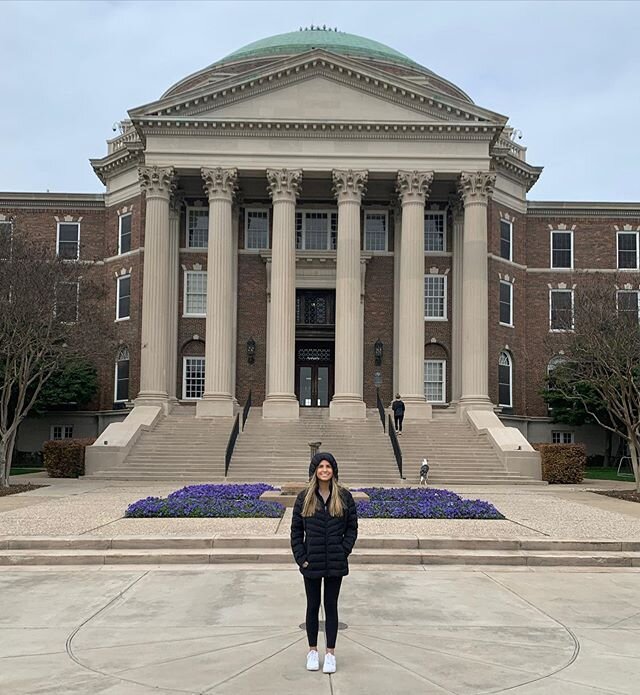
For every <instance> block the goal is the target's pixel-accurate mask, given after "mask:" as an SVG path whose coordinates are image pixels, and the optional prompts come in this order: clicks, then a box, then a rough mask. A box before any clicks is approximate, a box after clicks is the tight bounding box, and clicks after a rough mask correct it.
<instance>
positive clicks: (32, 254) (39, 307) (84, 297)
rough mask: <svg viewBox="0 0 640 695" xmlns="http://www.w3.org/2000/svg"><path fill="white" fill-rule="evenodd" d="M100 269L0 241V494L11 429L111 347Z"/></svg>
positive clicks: (17, 240)
mask: <svg viewBox="0 0 640 695" xmlns="http://www.w3.org/2000/svg"><path fill="white" fill-rule="evenodd" d="M102 272H103V269H102V267H101V266H97V265H95V264H93V263H86V262H84V263H83V262H78V261H69V260H64V259H62V258H59V257H57V256H56V255H55V254H54V253H53V252H52V251H51V249H48V248H46V247H45V246H43V245H40V244H37V243H34V242H31V241H30V240H28V239H25V238H23V237H21V236H20V235H18V234H17V233H16V234H14V235H13V236H12V237H10V236H9V235H3V237H2V238H0V486H2V487H7V486H8V485H9V475H10V472H11V458H12V454H13V450H14V446H15V442H16V436H17V433H18V427H19V425H20V423H21V422H22V421H23V420H24V419H25V417H26V416H27V415H28V413H29V411H30V410H31V408H32V407H33V405H34V403H35V402H36V400H37V399H38V396H39V395H40V393H41V390H42V387H43V386H44V384H46V383H47V381H48V380H49V379H50V377H51V376H52V375H53V374H54V373H55V372H56V371H57V370H58V369H59V368H60V367H61V366H62V364H64V363H65V361H67V360H69V359H71V358H74V357H83V358H88V359H90V360H92V361H94V362H95V361H96V360H97V359H99V358H100V357H101V356H102V355H103V354H106V352H108V351H109V350H110V349H112V346H111V339H110V328H109V325H108V324H107V323H106V322H105V321H104V320H102V318H101V317H103V316H104V315H105V312H104V293H103V290H102V286H103V284H102V283H101V282H100V281H99V280H100V276H101V274H102Z"/></svg>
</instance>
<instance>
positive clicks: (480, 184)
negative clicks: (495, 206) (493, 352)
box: [458, 171, 496, 411]
mask: <svg viewBox="0 0 640 695" xmlns="http://www.w3.org/2000/svg"><path fill="white" fill-rule="evenodd" d="M495 180H496V176H495V174H492V173H490V172H486V171H478V172H462V174H461V175H460V183H459V188H460V195H461V197H462V200H463V202H464V231H463V252H462V384H461V395H460V401H459V406H458V407H459V409H460V410H461V411H466V410H491V409H492V408H493V404H492V403H491V400H490V399H489V395H488V394H489V374H488V366H489V360H488V351H489V324H488V320H487V316H488V271H487V250H488V249H487V207H488V203H489V198H490V197H491V194H492V192H493V186H494V184H495Z"/></svg>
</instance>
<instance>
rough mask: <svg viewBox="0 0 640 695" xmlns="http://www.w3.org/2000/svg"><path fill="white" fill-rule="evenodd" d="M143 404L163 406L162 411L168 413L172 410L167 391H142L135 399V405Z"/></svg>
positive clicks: (156, 406)
mask: <svg viewBox="0 0 640 695" xmlns="http://www.w3.org/2000/svg"><path fill="white" fill-rule="evenodd" d="M142 405H149V406H152V407H154V408H161V409H162V412H163V413H164V414H165V415H167V414H168V413H169V410H170V405H169V397H168V396H167V394H166V393H159V392H151V391H147V392H146V393H143V392H140V393H139V394H138V397H137V398H136V399H135V400H134V402H133V406H134V408H137V407H139V406H142Z"/></svg>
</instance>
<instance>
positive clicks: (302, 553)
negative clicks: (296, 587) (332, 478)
mask: <svg viewBox="0 0 640 695" xmlns="http://www.w3.org/2000/svg"><path fill="white" fill-rule="evenodd" d="M305 494H306V490H303V491H302V492H301V493H300V494H299V495H298V497H297V499H296V503H295V506H294V507H293V519H292V520H291V550H292V551H293V557H294V558H295V561H296V562H297V563H298V566H299V567H300V572H302V574H303V575H304V576H305V577H308V578H309V579H317V578H318V577H344V576H345V575H347V574H349V563H348V562H347V557H348V556H349V555H350V553H351V551H352V550H353V546H354V545H355V542H356V539H357V538H358V514H357V512H356V505H355V502H354V501H353V496H352V495H351V493H350V492H349V491H348V490H344V489H343V491H342V495H343V498H342V499H343V502H344V510H345V513H344V515H343V516H341V517H333V516H331V515H330V514H329V512H328V502H329V499H331V498H329V499H328V500H327V504H326V505H325V503H324V500H323V499H322V497H321V496H320V494H318V493H316V496H317V505H316V513H315V514H314V515H313V516H302V505H303V503H304V496H305ZM331 494H334V493H333V491H332V493H331ZM305 561H306V562H308V563H309V564H308V565H307V567H304V568H303V567H302V565H303V564H304V563H305Z"/></svg>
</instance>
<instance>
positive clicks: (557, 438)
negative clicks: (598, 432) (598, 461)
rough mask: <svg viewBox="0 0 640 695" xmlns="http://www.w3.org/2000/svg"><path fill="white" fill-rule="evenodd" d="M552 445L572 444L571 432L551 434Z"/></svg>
mask: <svg viewBox="0 0 640 695" xmlns="http://www.w3.org/2000/svg"><path fill="white" fill-rule="evenodd" d="M551 442H552V443H553V444H573V432H555V431H554V432H551Z"/></svg>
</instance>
